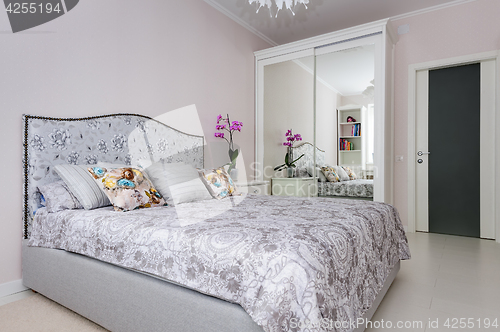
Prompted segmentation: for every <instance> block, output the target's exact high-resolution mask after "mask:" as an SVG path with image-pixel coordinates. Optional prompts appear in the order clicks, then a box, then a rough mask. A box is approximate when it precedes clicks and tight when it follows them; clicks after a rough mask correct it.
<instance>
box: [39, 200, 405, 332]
mask: <svg viewBox="0 0 500 332" xmlns="http://www.w3.org/2000/svg"><path fill="white" fill-rule="evenodd" d="M29 245H30V246H40V247H46V248H57V249H64V250H67V251H70V252H76V253H79V254H83V255H87V256H90V257H93V258H96V259H99V260H102V261H105V262H109V263H112V264H115V265H118V266H122V267H126V268H129V269H134V270H139V271H143V272H146V273H150V274H153V275H156V276H159V277H162V278H164V279H167V280H170V281H173V282H175V283H177V284H180V285H183V286H185V287H188V288H191V289H194V290H197V291H199V292H201V293H204V294H208V295H212V296H215V297H218V298H221V299H224V300H227V301H230V302H234V303H238V304H239V305H241V306H242V307H243V309H244V310H245V311H246V312H247V313H248V314H249V315H250V316H251V317H252V319H253V320H254V321H255V322H256V323H257V324H259V325H260V326H262V327H263V328H264V330H265V331H290V330H294V331H323V330H322V329H321V326H322V325H321V324H322V322H324V320H325V319H328V320H330V321H331V322H352V321H356V319H357V318H358V317H361V316H362V315H363V313H364V312H365V311H366V310H367V309H368V308H369V307H370V306H371V305H372V303H373V300H374V299H375V297H376V295H377V293H378V292H379V291H380V289H381V288H382V287H383V284H384V281H385V279H386V278H387V276H388V275H389V273H390V271H391V270H392V268H393V266H394V265H395V264H396V263H397V262H398V261H399V260H400V259H408V258H409V257H410V253H409V248H408V244H407V240H406V236H405V234H404V230H403V227H402V225H401V222H400V220H399V216H398V214H397V212H396V210H395V209H394V208H393V207H392V206H390V205H388V204H384V203H375V202H367V201H344V200H332V199H326V198H314V199H306V198H298V197H280V196H258V195H248V196H241V197H233V198H230V199H224V200H221V201H217V200H207V201H200V202H195V203H186V204H181V205H178V206H176V207H175V208H173V207H158V208H151V209H143V210H135V211H131V212H126V213H123V212H115V211H113V209H112V208H111V207H108V208H101V209H96V210H90V211H85V210H65V211H61V212H57V213H47V211H45V209H43V208H42V209H40V210H39V211H38V212H37V213H36V215H35V219H34V222H33V226H32V233H31V237H30V240H29ZM304 322H308V324H304ZM340 325H342V324H339V326H340ZM344 325H346V324H344ZM294 326H295V327H297V329H295V328H294ZM336 330H337V331H344V329H343V328H342V327H340V328H338V329H336Z"/></svg>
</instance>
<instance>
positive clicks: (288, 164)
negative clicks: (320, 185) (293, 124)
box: [274, 129, 304, 171]
mask: <svg viewBox="0 0 500 332" xmlns="http://www.w3.org/2000/svg"><path fill="white" fill-rule="evenodd" d="M285 137H286V141H285V142H284V143H283V145H285V146H287V147H288V149H287V153H286V155H285V163H284V164H282V165H278V166H276V167H275V168H274V170H275V171H281V170H282V169H285V168H293V167H296V165H295V162H296V161H297V160H299V159H300V158H302V157H304V154H302V155H301V156H300V157H298V158H297V159H295V160H293V144H294V143H295V142H297V141H302V136H300V134H295V135H294V134H293V133H292V130H291V129H289V130H288V131H287V132H286V134H285Z"/></svg>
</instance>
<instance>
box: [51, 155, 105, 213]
mask: <svg viewBox="0 0 500 332" xmlns="http://www.w3.org/2000/svg"><path fill="white" fill-rule="evenodd" d="M87 167H88V166H87V165H69V164H60V165H56V166H55V167H54V169H55V170H56V172H57V174H59V176H60V177H61V179H62V180H63V181H64V183H66V185H67V186H68V189H69V190H70V191H71V193H72V194H73V195H74V196H75V197H76V199H78V201H79V202H80V204H81V205H82V206H83V208H84V209H85V210H92V209H97V208H99V207H103V206H108V205H111V202H110V201H109V198H108V196H106V194H105V193H104V192H103V191H102V190H101V188H99V186H98V185H97V183H95V181H94V178H93V177H92V175H90V173H89V172H88V171H87Z"/></svg>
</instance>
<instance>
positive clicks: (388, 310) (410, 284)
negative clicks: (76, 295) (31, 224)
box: [0, 233, 500, 332]
mask: <svg viewBox="0 0 500 332" xmlns="http://www.w3.org/2000/svg"><path fill="white" fill-rule="evenodd" d="M407 236H408V241H409V243H410V250H411V254H412V259H411V260H409V261H402V262H401V270H400V272H399V274H398V275H397V277H396V279H395V280H394V283H393V284H392V286H391V288H390V289H389V291H388V292H387V295H386V296H385V298H384V300H383V301H382V303H381V304H380V306H379V308H378V310H377V312H376V313H375V315H374V317H373V319H372V322H374V323H375V324H376V323H377V322H378V323H379V324H381V323H382V320H383V321H384V323H385V325H384V328H378V329H376V328H368V329H367V330H366V331H367V332H368V331H435V332H440V331H448V332H449V331H453V330H460V331H500V244H499V243H495V242H494V241H488V240H479V239H473V238H466V237H458V236H449V235H439V234H426V233H408V234H407ZM31 294H32V292H31V291H26V292H21V293H18V294H14V295H11V296H8V297H4V298H1V299H0V305H3V304H6V303H10V302H12V301H16V300H20V299H22V298H24V297H27V296H30V295H31ZM453 318H457V319H460V318H463V319H464V320H463V321H465V322H467V323H468V324H472V323H473V324H474V325H473V327H472V325H470V326H471V328H469V329H460V328H459V329H452V328H446V327H445V326H444V324H445V322H446V320H448V319H449V322H450V324H453V323H454V321H452V319H453ZM469 319H471V320H469ZM485 319H489V320H490V321H491V322H493V321H494V320H495V319H497V323H498V325H499V327H497V328H495V327H490V328H488V329H486V328H484V326H483V324H484V323H485V322H486V321H485ZM436 320H437V323H438V326H437V328H434V326H432V327H431V326H429V325H430V323H431V322H432V323H433V324H435V323H436ZM478 320H479V321H478ZM387 322H390V323H391V324H393V327H392V328H388V327H387ZM398 322H402V323H403V324H411V325H413V324H414V323H413V322H415V324H418V322H421V327H418V326H416V327H410V328H404V327H403V328H397V327H396V324H397V323H398ZM479 323H481V328H479ZM456 326H457V327H459V326H460V320H458V321H457V325H456Z"/></svg>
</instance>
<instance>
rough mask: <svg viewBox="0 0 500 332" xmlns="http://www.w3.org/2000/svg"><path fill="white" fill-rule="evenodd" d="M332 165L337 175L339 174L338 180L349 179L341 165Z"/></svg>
mask: <svg viewBox="0 0 500 332" xmlns="http://www.w3.org/2000/svg"><path fill="white" fill-rule="evenodd" d="M332 167H333V169H334V170H335V173H337V175H338V176H339V178H340V181H349V180H350V178H349V175H347V173H346V172H345V171H344V169H343V168H342V166H332Z"/></svg>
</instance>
